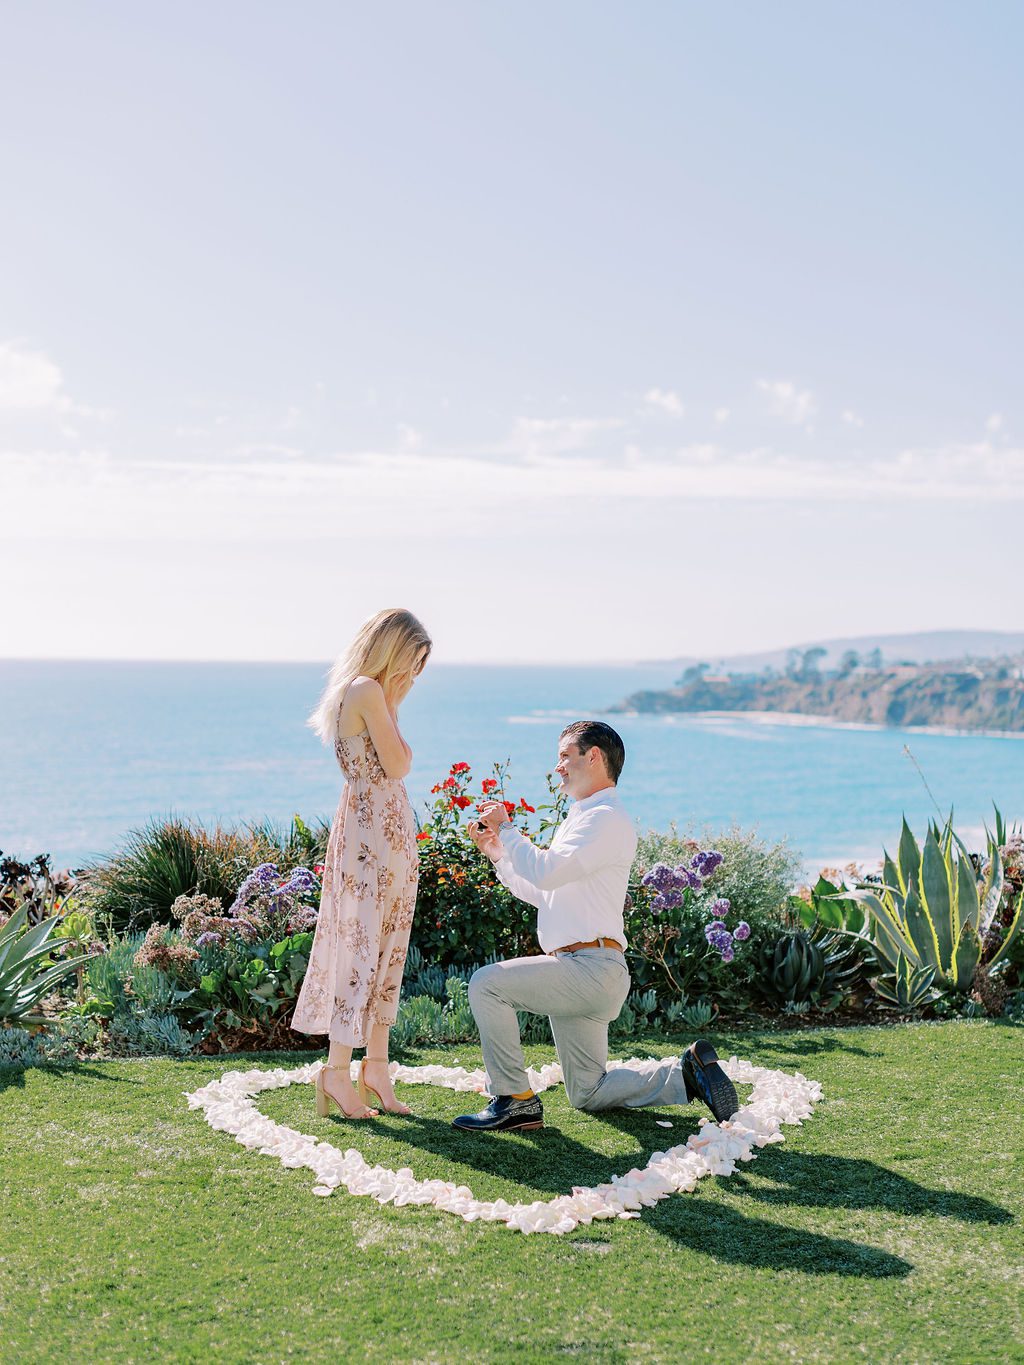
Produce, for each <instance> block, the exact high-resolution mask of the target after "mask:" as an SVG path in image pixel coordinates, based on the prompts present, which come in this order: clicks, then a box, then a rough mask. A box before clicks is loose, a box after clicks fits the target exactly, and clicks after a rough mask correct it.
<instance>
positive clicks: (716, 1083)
mask: <svg viewBox="0 0 1024 1365" xmlns="http://www.w3.org/2000/svg"><path fill="white" fill-rule="evenodd" d="M690 1056H691V1057H692V1058H693V1060H694V1062H695V1063H696V1067H697V1070H698V1071H699V1072H700V1074H701V1075H702V1076H703V1078H704V1080H705V1082H706V1083H707V1087H708V1089H709V1090H710V1091H711V1100H710V1102H708V1100H706V1099H704V1096H703V1095H702V1096H701V1099H703V1100H704V1103H705V1104H707V1106H708V1108H709V1109H710V1110H711V1112H712V1114H713V1115H714V1117H715V1122H716V1123H723V1122H724V1121H725V1120H726V1119H730V1118H732V1116H733V1114H735V1113H736V1110H737V1109H739V1107H740V1104H739V1097H738V1096H737V1094H736V1087H735V1086H734V1085H733V1083H732V1081H730V1079H729V1077H728V1076H727V1075H726V1074H725V1072H724V1071H723V1070H722V1068H721V1067H720V1066H719V1064H718V1053H717V1052H716V1051H715V1049H714V1048H713V1047H712V1046H711V1044H710V1043H705V1042H704V1041H703V1040H702V1041H701V1042H698V1043H694V1045H693V1047H691V1048H690Z"/></svg>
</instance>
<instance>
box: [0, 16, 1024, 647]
mask: <svg viewBox="0 0 1024 1365" xmlns="http://www.w3.org/2000/svg"><path fill="white" fill-rule="evenodd" d="M0 26H2V30H3V37H2V42H0V120H2V126H3V128H4V130H5V135H4V137H3V139H2V140H0V186H2V188H0V197H2V212H0V261H2V263H3V264H2V267H0V518H2V519H0V526H2V528H3V529H2V534H0V621H2V622H3V627H4V629H3V635H2V638H0V656H5V657H37V658H38V657H55V658H71V657H75V658H89V657H100V658H189V659H201V658H211V659H212V658H217V659H303V660H322V659H328V658H330V657H332V656H334V655H336V654H337V653H339V652H340V651H341V650H342V649H343V648H344V646H345V645H346V643H347V641H348V639H349V638H350V636H351V635H352V633H353V632H354V630H355V629H356V628H357V627H358V625H359V624H360V623H361V622H362V621H363V620H364V619H366V617H368V616H369V615H371V614H372V613H373V612H375V611H376V610H378V609H379V608H380V607H383V606H395V605H398V606H405V607H408V608H410V609H411V610H413V611H415V612H416V613H417V614H418V615H419V616H420V617H421V618H422V620H423V621H424V623H425V624H426V625H427V627H428V629H429V630H430V632H431V634H432V635H433V637H434V640H435V658H438V659H444V660H446V661H449V662H458V661H469V660H473V661H494V662H498V661H513V662H524V663H525V662H537V661H559V662H560V661H570V660H571V661H575V662H581V663H582V662H589V661H613V660H615V661H618V660H622V661H627V660H634V659H650V658H664V657H675V656H681V655H694V656H718V655H723V654H728V653H734V652H741V651H750V650H759V649H767V648H773V647H778V646H784V645H787V644H792V643H795V642H798V641H808V640H813V639H817V638H827V637H834V636H839V635H858V634H865V635H868V634H875V633H883V632H891V631H907V630H913V629H922V630H924V629H936V628H942V627H964V626H971V625H975V626H980V627H986V628H995V629H999V628H1004V629H1020V628H1021V627H1022V626H1024V615H1022V612H1021V608H1020V606H1019V602H1020V593H1019V587H1018V585H1019V581H1020V576H1021V568H1022V567H1024V566H1022V556H1021V551H1020V540H1021V537H1020V533H1019V522H1020V517H1021V512H1022V511H1024V412H1022V399H1021V391H1022V386H1021V383H1020V375H1021V372H1022V349H1024V348H1022V345H1021V341H1022V331H1024V321H1022V319H1024V306H1022V305H1024V287H1022V265H1021V251H1020V230H1021V222H1022V221H1024V212H1022V209H1024V191H1022V188H1021V177H1020V166H1021V161H1022V156H1021V152H1022V149H1021V130H1022V128H1024V107H1022V105H1024V96H1022V93H1021V89H1022V87H1021V82H1020V79H1019V68H1020V61H1021V51H1022V39H1024V7H1021V6H1020V5H1019V4H1018V3H1015V2H1013V3H1011V2H1010V0H1006V2H1005V3H1001V2H1000V0H992V2H991V3H986V4H985V5H980V6H979V5H973V4H969V3H966V0H964V3H958V4H951V3H943V2H942V0H928V3H917V2H916V0H901V3H900V4H899V5H892V4H890V3H881V2H879V0H867V2H866V3H863V2H862V3H857V4H852V3H838V2H834V3H827V4H822V3H820V0H808V2H807V3H795V2H794V0H779V3H775V4H772V5H757V4H753V3H750V4H740V5H729V6H725V5H708V4H705V3H688V2H687V0H673V3H663V2H662V0H649V3H646V4H644V5H643V6H636V5H631V4H627V3H624V2H623V3H602V4H600V5H597V4H594V3H592V0H586V2H585V3H575V0H552V3H545V4H540V3H525V4H520V5H507V4H491V3H485V0H474V2H473V3H467V0H432V3H430V4H423V3H420V2H419V0H416V3H398V2H392V3H385V4H379V5H365V4H352V3H345V2H343V0H342V2H339V0H332V3H318V2H317V0H305V3H303V4H302V5H299V6H296V5H285V4H284V3H274V4H270V3H265V0H244V3H239V2H238V0H219V3H218V4H216V5H209V4H206V3H199V0H174V3H168V2H165V0H151V2H150V3H147V4H145V5H138V4H134V3H130V4H125V3H117V2H116V0H103V2H102V3H99V4H95V5H81V4H78V3H70V2H68V3H64V2H61V0H23V2H20V3H19V2H18V0H5V3H4V4H3V7H2V11H0Z"/></svg>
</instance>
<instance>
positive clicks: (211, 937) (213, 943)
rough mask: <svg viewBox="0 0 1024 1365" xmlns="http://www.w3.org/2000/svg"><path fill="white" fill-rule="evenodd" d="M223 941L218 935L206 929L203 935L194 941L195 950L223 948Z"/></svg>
mask: <svg viewBox="0 0 1024 1365" xmlns="http://www.w3.org/2000/svg"><path fill="white" fill-rule="evenodd" d="M223 946H224V940H223V938H222V937H221V936H220V934H215V933H213V932H212V930H210V929H207V931H206V933H205V934H200V935H199V937H198V938H197V939H196V947H197V948H223Z"/></svg>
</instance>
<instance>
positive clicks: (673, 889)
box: [626, 846, 750, 999]
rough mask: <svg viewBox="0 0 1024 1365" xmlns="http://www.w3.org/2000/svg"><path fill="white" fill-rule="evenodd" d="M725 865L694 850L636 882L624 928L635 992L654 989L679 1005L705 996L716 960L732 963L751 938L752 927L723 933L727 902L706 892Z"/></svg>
mask: <svg viewBox="0 0 1024 1365" xmlns="http://www.w3.org/2000/svg"><path fill="white" fill-rule="evenodd" d="M724 861H725V860H724V857H723V855H722V854H721V853H720V852H719V851H718V850H717V849H701V848H700V847H699V846H695V847H694V849H693V850H692V851H691V852H690V857H689V858H688V859H687V860H686V861H685V862H681V863H678V864H676V865H675V866H674V867H673V866H671V865H670V864H669V863H665V862H658V863H655V865H654V866H653V867H652V868H650V869H649V871H647V872H645V873H644V874H643V876H642V877H641V878H640V881H639V884H638V885H637V886H636V888H635V890H634V894H633V896H632V897H631V904H630V906H629V910H628V914H627V925H626V934H627V937H628V939H629V945H630V952H629V957H630V967H631V971H632V973H633V978H634V981H635V982H636V984H637V985H638V986H646V985H653V986H654V988H655V990H656V991H658V992H659V993H668V994H671V995H672V996H674V997H676V998H677V999H678V998H679V997H685V996H687V995H689V994H690V993H691V992H697V993H703V992H704V990H705V989H706V988H707V987H708V986H709V984H710V981H711V979H712V975H711V973H712V970H713V965H714V961H715V955H716V954H717V960H718V962H719V963H720V964H728V963H731V962H732V961H733V959H734V957H735V955H736V950H735V944H736V943H737V942H739V943H742V942H743V941H744V940H745V939H747V938H749V937H750V926H749V925H748V924H746V923H745V922H743V921H740V922H739V924H737V925H736V927H735V929H733V930H729V929H728V928H727V926H726V917H727V916H728V915H729V913H730V911H731V908H732V907H731V905H730V902H729V900H728V899H727V898H726V897H724V896H716V895H714V893H713V891H709V890H708V889H707V885H708V883H709V882H710V881H711V880H712V879H713V878H714V876H715V874H716V873H717V872H718V870H719V868H720V867H721V866H722V864H723V862H724ZM709 915H710V917H711V918H710V922H707V921H708V917H709ZM699 927H700V930H701V932H700V933H699V934H698V932H697V931H698V928H699Z"/></svg>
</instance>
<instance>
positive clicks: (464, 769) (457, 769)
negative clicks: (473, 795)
mask: <svg viewBox="0 0 1024 1365" xmlns="http://www.w3.org/2000/svg"><path fill="white" fill-rule="evenodd" d="M452 772H453V773H468V772H469V764H468V763H453V764H452Z"/></svg>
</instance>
